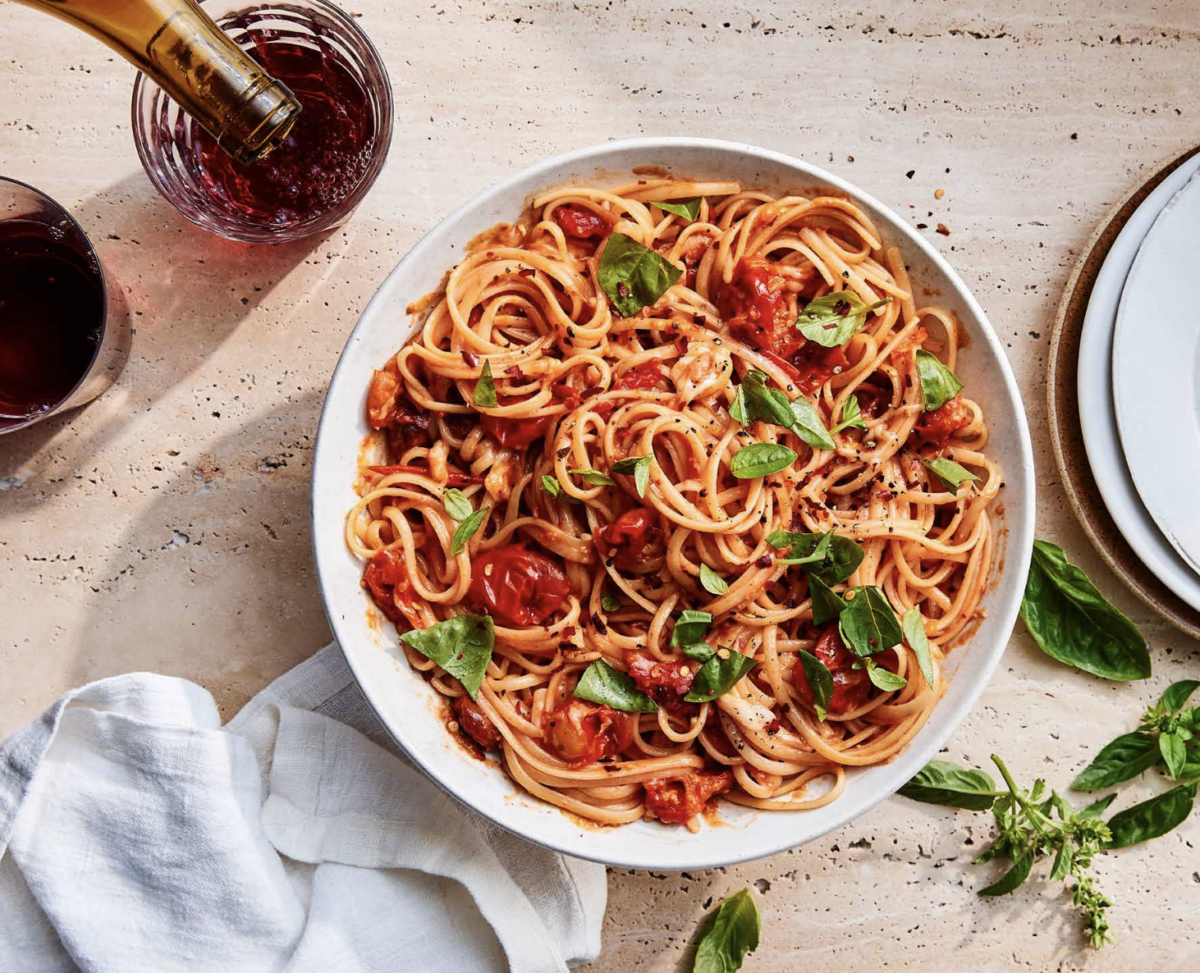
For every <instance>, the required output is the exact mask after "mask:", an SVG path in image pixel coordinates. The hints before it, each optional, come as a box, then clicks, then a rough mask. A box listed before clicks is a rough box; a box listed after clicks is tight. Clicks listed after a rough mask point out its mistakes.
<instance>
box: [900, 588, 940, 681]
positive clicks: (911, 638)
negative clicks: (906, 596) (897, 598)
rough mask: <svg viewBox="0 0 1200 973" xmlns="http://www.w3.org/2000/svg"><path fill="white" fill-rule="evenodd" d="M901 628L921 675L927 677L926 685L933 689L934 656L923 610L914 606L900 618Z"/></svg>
mask: <svg viewBox="0 0 1200 973" xmlns="http://www.w3.org/2000/svg"><path fill="white" fill-rule="evenodd" d="M900 628H901V629H902V630H903V631H904V640H905V641H906V642H908V647H909V648H910V649H912V650H913V655H915V656H916V657H917V665H919V666H920V667H921V675H923V676H924V677H925V685H926V686H928V687H929V688H930V689H932V688H933V656H932V655H931V654H930V647H929V636H928V635H926V634H925V621H924V619H923V618H921V609H920V608H918V607H917V606H916V605H913V606H912V608H910V609H909V610H908V611H906V612H905V613H904V614H903V615H901V616H900Z"/></svg>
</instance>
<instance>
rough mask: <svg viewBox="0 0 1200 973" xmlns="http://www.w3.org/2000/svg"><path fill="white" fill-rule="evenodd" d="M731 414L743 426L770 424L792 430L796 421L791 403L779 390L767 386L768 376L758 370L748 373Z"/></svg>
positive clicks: (735, 398) (732, 406)
mask: <svg viewBox="0 0 1200 973" xmlns="http://www.w3.org/2000/svg"><path fill="white" fill-rule="evenodd" d="M729 414H730V415H731V416H733V418H734V419H736V420H737V421H738V422H739V423H741V424H742V425H743V426H748V425H750V423H752V422H769V423H771V424H772V425H776V426H782V427H783V428H784V429H790V428H791V427H792V423H793V421H794V416H793V414H792V407H791V403H789V402H788V397H787V396H786V395H784V394H783V393H782V392H780V391H779V389H773V388H769V387H768V386H767V375H766V373H765V372H760V371H759V370H758V369H753V370H751V371H750V372H747V373H746V377H745V378H744V379H742V384H741V385H739V386H738V390H737V394H736V395H735V396H734V400H733V405H731V406H730V407H729Z"/></svg>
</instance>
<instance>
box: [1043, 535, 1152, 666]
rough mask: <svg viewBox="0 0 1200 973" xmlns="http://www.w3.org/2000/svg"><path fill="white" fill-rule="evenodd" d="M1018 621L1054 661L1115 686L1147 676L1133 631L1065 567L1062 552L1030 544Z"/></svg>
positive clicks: (1146, 659)
mask: <svg viewBox="0 0 1200 973" xmlns="http://www.w3.org/2000/svg"><path fill="white" fill-rule="evenodd" d="M1021 618H1023V619H1024V620H1025V625H1026V627H1027V628H1028V629H1029V634H1030V635H1032V636H1033V639H1034V641H1035V642H1037V644H1038V645H1039V646H1040V647H1041V649H1042V651H1043V652H1045V653H1046V655H1048V656H1050V657H1051V658H1052V659H1057V660H1058V661H1059V662H1063V663H1066V664H1067V665H1069V666H1075V668H1077V669H1082V670H1083V671H1084V672H1090V673H1092V674H1093V675H1096V676H1102V677H1103V678H1105V679H1113V680H1117V681H1125V680H1129V679H1145V678H1146V677H1147V676H1149V675H1150V653H1149V652H1148V651H1147V649H1146V640H1145V639H1143V638H1142V636H1141V633H1139V632H1138V630H1137V627H1136V626H1135V625H1134V624H1133V622H1131V621H1130V620H1129V619H1128V618H1126V617H1125V615H1124V614H1122V613H1121V611H1120V610H1119V609H1118V608H1116V606H1114V605H1112V604H1111V603H1110V602H1109V601H1108V600H1107V599H1106V598H1105V597H1104V596H1103V595H1102V594H1100V592H1099V591H1097V590H1096V586H1095V585H1093V584H1092V582H1091V581H1090V580H1089V579H1088V576H1087V575H1086V574H1084V573H1083V572H1082V571H1081V570H1079V568H1077V567H1075V565H1073V564H1071V563H1070V562H1068V561H1067V556H1066V555H1065V554H1064V553H1063V550H1062V548H1061V547H1055V546H1054V545H1053V544H1050V543H1047V542H1046V541H1040V540H1038V541H1034V542H1033V563H1032V564H1030V566H1029V577H1028V579H1027V580H1026V582H1025V595H1024V597H1023V598H1022V599H1021Z"/></svg>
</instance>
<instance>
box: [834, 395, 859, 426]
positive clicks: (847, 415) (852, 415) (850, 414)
mask: <svg viewBox="0 0 1200 973" xmlns="http://www.w3.org/2000/svg"><path fill="white" fill-rule="evenodd" d="M866 428H867V423H866V421H865V420H864V419H863V417H862V409H860V408H859V405H858V396H857V395H851V396H849V397H848V398H847V399H846V401H845V403H843V405H842V421H841V422H839V423H838V424H837V425H836V426H834V427H833V428H832V429H830V430H829V431H830V432H841V431H842V430H843V429H866Z"/></svg>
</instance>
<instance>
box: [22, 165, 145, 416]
mask: <svg viewBox="0 0 1200 973" xmlns="http://www.w3.org/2000/svg"><path fill="white" fill-rule="evenodd" d="M124 347H125V342H123V340H122V336H121V334H120V327H119V323H118V322H114V323H113V324H112V325H111V326H110V323H109V321H108V292H107V290H106V288H105V285H104V271H103V270H102V269H101V267H100V260H99V258H98V257H97V256H96V251H95V250H94V249H93V248H92V244H91V241H90V240H88V238H87V234H85V233H84V232H83V229H82V228H81V227H80V225H79V224H78V223H77V222H75V220H74V219H73V218H72V216H71V214H70V213H68V212H67V211H66V210H65V209H63V208H62V207H61V206H59V205H58V203H56V202H55V201H54V200H53V199H51V198H50V197H49V196H47V195H46V194H45V193H42V192H39V191H38V190H36V189H34V188H33V187H32V186H27V185H26V184H25V183H23V182H18V181H17V180H15V179H7V178H4V177H0V435H3V434H4V433H8V432H13V431H15V430H17V429H22V428H24V427H25V426H29V425H32V424H33V423H35V422H37V421H38V420H40V419H44V418H45V417H46V416H48V415H51V414H53V413H55V412H61V411H63V410H64V409H71V408H74V407H75V406H77V405H82V404H83V403H85V402H88V401H90V400H91V399H94V398H95V397H96V396H97V395H99V394H100V393H101V392H103V391H104V390H105V389H106V388H108V386H109V385H111V384H112V382H113V379H114V378H115V377H116V374H117V372H119V371H120V366H121V365H122V364H124V356H123V349H124Z"/></svg>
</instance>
